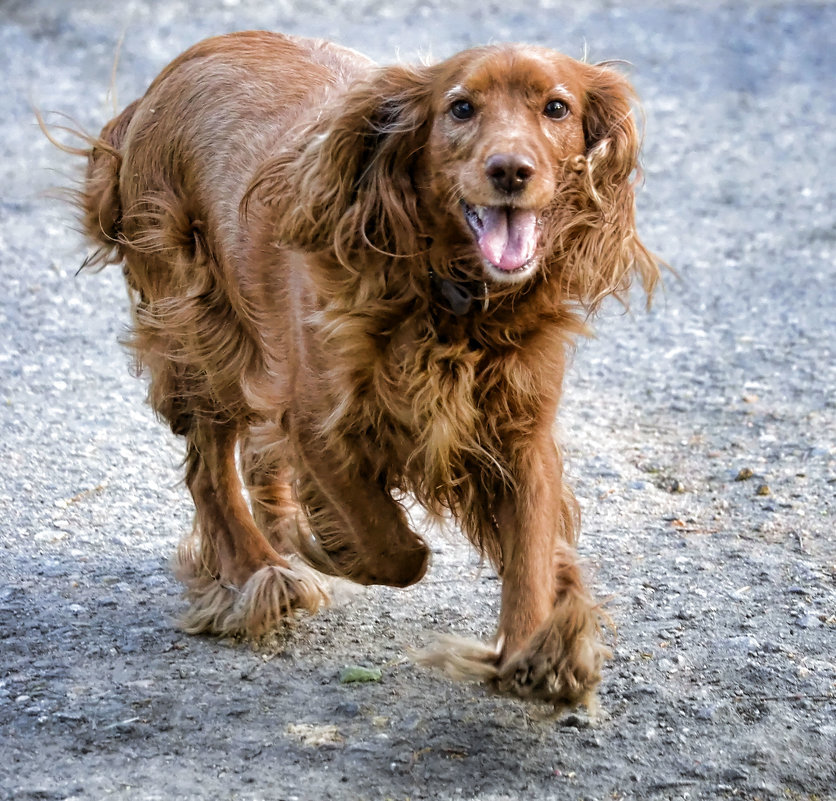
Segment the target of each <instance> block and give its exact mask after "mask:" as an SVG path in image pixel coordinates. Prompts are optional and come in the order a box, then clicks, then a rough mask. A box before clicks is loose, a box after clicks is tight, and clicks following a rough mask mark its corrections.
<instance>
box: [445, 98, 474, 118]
mask: <svg viewBox="0 0 836 801" xmlns="http://www.w3.org/2000/svg"><path fill="white" fill-rule="evenodd" d="M450 113H451V114H452V115H453V116H454V117H455V118H456V119H457V120H469V119H470V118H471V117H472V116H473V115H474V114H475V113H476V109H475V108H474V107H473V103H471V102H470V101H469V100H457V101H456V102H455V103H453V105H452V106H450Z"/></svg>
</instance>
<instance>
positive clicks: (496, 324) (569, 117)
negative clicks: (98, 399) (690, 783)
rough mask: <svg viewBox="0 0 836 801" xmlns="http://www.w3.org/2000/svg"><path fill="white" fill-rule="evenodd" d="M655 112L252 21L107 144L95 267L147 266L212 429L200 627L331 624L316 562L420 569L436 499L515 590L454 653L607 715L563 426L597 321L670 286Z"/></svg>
mask: <svg viewBox="0 0 836 801" xmlns="http://www.w3.org/2000/svg"><path fill="white" fill-rule="evenodd" d="M631 99H632V93H631V89H630V87H629V85H628V83H627V82H626V81H625V80H624V78H622V77H621V76H620V75H618V74H617V73H615V72H613V71H612V70H611V69H609V68H607V67H604V66H590V65H587V64H582V63H579V62H577V61H574V60H572V59H570V58H568V57H566V56H562V55H560V54H558V53H555V52H553V51H551V50H547V49H544V48H537V47H526V46H517V45H508V46H505V45H502V46H491V47H482V48H476V49H473V50H468V51H466V52H463V53H460V54H458V55H456V56H453V57H452V58H450V59H448V60H447V61H444V62H442V63H440V64H436V65H433V66H423V67H405V66H393V67H386V68H380V67H377V66H375V65H374V64H372V63H371V62H369V61H368V60H367V59H366V58H364V57H362V56H360V55H358V54H357V53H355V52H352V51H350V50H346V49H343V48H341V47H337V46H334V45H331V44H327V43H325V42H319V41H311V40H305V39H295V38H290V37H285V36H280V35H276V34H269V33H242V34H235V35H230V36H223V37H219V38H215V39H210V40H208V41H205V42H202V43H200V44H198V45H196V46H195V47H193V48H191V49H190V50H188V51H187V52H186V53H184V54H183V55H181V56H180V57H179V58H178V59H176V60H175V61H174V62H173V63H172V64H170V65H169V66H168V67H166V69H165V70H163V72H162V74H161V75H160V76H159V77H158V78H157V79H156V80H155V81H154V82H153V84H152V85H151V87H150V88H149V90H148V92H147V93H146V94H145V96H144V97H143V98H141V99H140V100H138V101H136V102H134V103H132V104H131V105H130V106H128V108H127V109H125V111H124V112H122V114H120V115H119V116H118V117H117V118H116V119H114V120H112V121H111V122H110V123H109V124H108V125H107V126H105V128H104V130H103V131H102V134H101V136H100V138H99V139H97V140H95V142H93V146H92V148H91V150H90V151H88V152H87V155H88V157H89V164H88V172H87V179H86V184H85V187H84V189H83V193H82V198H81V202H82V205H83V211H84V223H85V227H86V230H87V232H88V234H89V235H90V237H91V238H93V239H94V240H96V241H97V242H98V243H99V245H100V249H99V250H98V251H97V253H96V254H95V255H94V256H93V257H92V261H94V262H98V263H105V262H123V263H124V271H125V276H126V278H127V281H128V284H129V285H130V288H131V293H132V297H133V300H134V326H133V331H134V335H133V341H132V345H133V348H134V349H135V352H136V355H137V357H138V359H139V362H140V363H141V364H142V365H143V366H144V367H145V368H146V369H147V371H148V373H149V374H150V377H151V384H150V390H149V396H150V402H151V404H152V406H153V407H154V409H155V410H156V411H157V413H158V414H159V415H160V416H161V417H163V418H165V419H166V420H167V421H168V422H169V423H170V425H171V428H172V430H173V431H174V432H175V433H177V434H181V435H183V436H184V437H185V438H186V446H187V457H186V464H187V472H186V481H187V484H188V487H189V489H190V490H191V493H192V496H193V498H194V502H195V507H196V512H197V513H196V522H195V527H194V532H193V535H192V537H191V538H190V540H189V542H188V543H187V544H185V545H184V546H183V547H181V550H180V554H179V572H180V575H181V577H182V579H183V581H184V582H185V584H186V586H187V588H188V590H187V595H188V597H189V599H190V601H191V608H190V609H189V611H188V612H187V613H186V616H185V619H184V622H183V626H184V628H185V629H186V630H187V631H190V632H214V633H218V634H245V635H257V634H260V633H262V632H264V631H266V630H269V629H271V628H273V627H276V626H279V625H281V623H282V620H283V618H285V617H286V616H288V615H291V614H292V612H293V610H295V609H305V610H309V611H313V610H315V609H316V608H317V607H318V605H319V604H320V603H321V602H322V601H323V600H324V599H325V591H324V589H323V584H322V582H321V580H320V578H319V577H318V574H317V572H315V571H321V572H325V573H330V574H334V575H339V576H343V577H346V578H349V579H352V580H353V581H357V582H360V583H363V584H390V585H394V586H399V587H401V586H406V585H408V584H411V583H413V582H416V581H418V580H419V579H420V578H421V577H422V576H423V575H424V571H425V570H426V568H427V562H428V550H427V547H426V545H425V543H424V542H423V540H422V539H421V538H420V537H418V536H417V535H416V534H415V533H414V532H413V531H411V530H410V528H409V527H408V525H407V520H406V516H405V514H404V510H403V507H402V505H401V503H399V501H398V500H397V498H399V497H403V493H410V494H411V495H412V496H414V497H415V498H417V500H418V501H419V502H420V503H421V504H422V505H423V506H424V507H425V508H426V509H428V510H429V511H430V512H431V513H433V514H434V515H438V516H441V515H451V516H452V517H453V518H454V519H455V520H456V521H457V522H458V523H459V524H460V526H461V528H462V529H463V530H464V532H465V534H466V535H467V536H468V537H469V538H470V540H471V541H472V542H473V543H474V544H475V545H476V546H477V547H478V548H479V549H481V551H482V552H483V553H484V554H486V555H487V556H488V557H489V558H490V560H491V562H492V563H493V564H494V566H495V567H496V569H497V571H498V573H499V574H500V576H501V577H502V611H501V615H500V620H499V631H498V634H497V639H496V642H495V644H494V645H493V646H491V647H487V646H483V647H481V648H477V647H458V646H450V647H449V651H448V652H445V653H442V654H441V655H440V656H439V655H438V654H436V655H435V658H434V661H436V662H440V663H442V664H443V665H445V666H446V667H448V668H449V669H450V670H451V671H452V672H457V673H458V674H460V675H461V674H463V675H469V676H475V677H478V678H481V679H483V680H486V681H489V682H491V683H492V684H493V685H494V686H495V687H496V688H498V689H499V690H501V691H505V692H510V693H513V694H516V695H519V696H523V697H538V698H543V699H546V700H549V701H552V702H554V703H578V702H583V701H586V700H588V698H589V696H590V693H591V691H592V690H593V689H594V687H595V685H596V684H597V683H598V681H599V680H600V668H601V664H602V661H603V659H604V658H605V656H606V649H605V648H604V646H603V644H602V642H601V640H600V634H599V625H598V614H599V613H598V611H597V608H596V605H595V603H594V602H593V600H592V599H591V598H590V596H589V594H588V592H587V590H586V588H585V587H584V584H583V580H582V577H581V572H580V570H579V567H578V563H577V558H576V554H575V537H576V530H577V510H576V505H575V503H574V500H573V497H572V495H571V493H570V491H569V490H568V489H567V488H566V487H565V486H564V485H563V483H562V465H561V458H560V455H559V453H558V451H557V449H556V447H555V444H554V442H553V440H552V434H551V429H552V425H553V422H554V418H555V414H556V411H557V406H558V400H559V397H560V390H561V382H562V376H563V370H564V361H565V350H566V347H567V344H569V343H570V342H571V341H572V339H573V337H574V336H575V335H577V334H578V333H579V332H580V331H582V329H583V322H582V320H583V316H584V312H588V311H589V310H591V309H594V308H595V307H596V306H597V305H598V303H599V302H600V301H601V299H602V298H603V297H605V296H606V295H608V294H612V293H615V294H619V295H620V294H622V293H623V292H624V291H625V290H626V289H627V287H628V284H629V282H630V279H631V277H632V275H633V274H634V273H637V274H638V275H639V277H640V278H641V280H642V282H643V284H644V286H645V288H646V289H647V290H648V292H649V291H650V290H652V287H653V285H654V283H655V282H656V280H657V277H658V267H657V263H656V261H655V259H654V258H653V257H652V256H651V255H650V254H649V253H648V252H647V250H645V248H644V247H643V245H642V244H641V242H640V241H639V239H638V237H637V236H636V232H635V228H634V198H633V182H634V180H635V175H636V172H637V153H638V141H637V135H636V129H635V125H634V122H633V118H632V115H631V109H630V101H631ZM236 455H238V456H240V464H241V466H242V473H243V478H244V481H245V484H246V488H247V490H248V491H249V495H250V499H251V506H250V505H249V504H248V503H247V502H246V500H245V496H244V494H243V492H242V483H241V478H240V476H239V470H238V469H237V466H236ZM393 494H394V495H393ZM300 557H301V559H300ZM302 560H304V562H307V565H309V566H306V565H305V564H304V563H303V561H302ZM311 566H312V567H313V568H315V570H312V569H311ZM431 661H432V660H431Z"/></svg>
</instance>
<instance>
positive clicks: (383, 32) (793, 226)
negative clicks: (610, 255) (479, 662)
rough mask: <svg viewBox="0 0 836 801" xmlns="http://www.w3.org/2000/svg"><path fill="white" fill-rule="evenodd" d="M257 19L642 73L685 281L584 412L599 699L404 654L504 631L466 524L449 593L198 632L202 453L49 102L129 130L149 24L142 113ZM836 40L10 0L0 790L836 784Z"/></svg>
mask: <svg viewBox="0 0 836 801" xmlns="http://www.w3.org/2000/svg"><path fill="white" fill-rule="evenodd" d="M246 28H269V29H273V30H282V31H285V32H290V33H299V34H307V35H315V36H323V37H326V38H329V39H333V40H335V41H338V42H341V43H343V44H347V45H349V46H353V47H356V48H358V49H360V50H363V51H364V52H366V53H367V54H369V55H371V56H372V57H374V58H376V59H378V60H380V61H393V60H398V59H400V60H405V61H407V60H414V59H416V58H422V57H429V58H441V57H444V56H446V55H448V54H451V53H453V52H455V51H456V50H459V49H461V48H464V47H467V46H469V45H474V44H478V43H483V42H487V41H502V40H518V41H530V42H535V43H540V44H546V45H549V46H552V47H555V48H556V49H559V50H562V51H564V52H566V53H568V54H569V55H573V56H575V57H581V56H583V55H584V54H585V53H586V54H587V58H588V59H589V60H590V61H597V60H602V59H610V58H617V59H624V60H626V61H628V62H630V65H631V66H629V67H625V68H626V69H628V70H629V73H630V75H631V77H632V80H633V81H634V83H635V84H636V86H637V88H638V90H639V94H640V95H641V97H642V101H643V104H644V111H645V118H646V137H645V148H644V159H643V160H644V167H645V183H644V186H643V188H642V191H641V193H640V198H639V218H640V230H641V232H642V233H643V236H644V238H645V241H646V243H647V244H648V245H649V246H650V247H651V248H652V249H654V250H655V251H656V252H658V253H659V254H661V255H662V256H663V257H664V258H665V259H666V260H667V261H668V262H669V263H670V264H671V266H672V267H673V268H674V269H675V270H676V273H677V275H676V276H674V275H672V274H671V275H669V276H668V278H667V280H666V287H665V289H664V291H663V292H662V293H661V294H660V296H659V297H658V298H657V300H656V303H655V305H654V307H653V309H652V310H651V311H650V312H648V313H645V312H644V311H643V310H642V307H641V303H640V302H638V303H636V304H635V306H634V309H635V310H634V312H633V313H631V314H629V315H625V314H622V313H620V312H619V310H618V309H617V308H615V307H608V308H607V309H605V311H604V314H603V315H602V317H601V318H600V320H599V321H598V324H597V326H596V327H597V332H598V338H597V339H594V340H590V341H585V342H583V343H581V344H580V345H579V347H578V350H577V353H576V355H575V357H574V364H573V368H572V371H571V373H570V375H569V377H568V379H567V394H566V400H565V403H564V407H563V410H562V413H561V417H560V430H561V432H562V433H561V439H562V441H563V443H564V447H565V449H566V453H567V464H568V471H569V476H570V480H571V481H572V482H573V484H574V486H575V488H576V490H577V494H578V496H579V498H580V500H581V503H582V506H583V509H584V532H583V536H582V541H581V551H582V553H583V556H584V558H585V559H586V561H587V563H588V565H589V570H590V574H591V577H592V583H593V586H594V587H595V590H596V592H597V593H598V594H599V595H600V596H602V597H609V598H610V601H609V604H608V610H609V613H610V615H611V616H612V617H613V620H614V622H615V624H616V626H617V636H616V638H615V639H614V640H613V643H612V644H613V651H614V657H613V660H612V661H611V662H610V663H609V664H608V666H607V668H606V670H605V676H604V682H603V685H602V689H601V701H602V706H603V710H604V712H603V715H602V717H601V719H600V720H598V721H590V720H589V719H588V718H587V717H586V716H585V715H584V714H582V713H578V714H573V715H570V716H568V717H564V718H562V719H560V720H555V719H553V718H552V717H551V716H550V715H549V714H548V713H547V710H544V709H543V708H542V707H539V706H536V705H525V704H522V703H520V702H517V701H514V700H510V699H502V698H495V697H491V696H489V695H487V694H486V693H485V692H484V691H483V690H482V689H481V688H479V687H473V686H468V685H457V684H453V683H451V682H450V681H449V680H447V679H446V678H445V677H443V676H440V675H437V674H435V673H433V672H430V671H427V670H424V669H421V668H418V667H416V666H414V665H412V664H411V663H409V662H408V661H407V660H406V659H405V658H404V655H405V653H406V651H407V649H408V648H409V647H410V646H413V645H419V644H421V643H422V642H425V641H426V638H427V637H428V635H429V633H430V632H433V631H451V632H455V633H457V634H464V635H469V636H480V637H488V636H490V634H491V633H492V627H493V623H494V620H495V615H496V611H497V607H498V599H497V588H498V584H497V582H496V580H495V578H494V577H493V575H492V574H491V573H490V571H489V570H488V569H487V568H485V569H481V570H480V567H479V565H478V562H477V560H476V559H475V557H474V556H473V554H472V553H471V552H470V551H469V550H468V549H467V548H466V547H465V546H464V544H463V543H462V542H461V541H460V539H457V538H456V537H455V535H443V534H440V535H438V536H435V537H434V539H433V546H434V563H433V566H432V570H431V573H430V575H429V576H428V577H427V579H426V580H425V581H424V582H423V583H422V584H421V585H419V586H417V587H415V588H411V589H409V590H407V591H395V590H389V589H374V590H368V591H362V592H358V593H356V594H354V595H351V596H347V597H346V598H344V599H342V600H341V601H340V602H339V603H337V604H336V605H335V606H334V607H333V608H331V609H329V610H327V611H325V612H324V613H322V614H321V615H319V616H317V617H316V618H312V619H309V620H304V621H301V622H300V623H299V625H298V626H297V627H296V629H295V630H294V631H293V632H291V633H289V634H288V635H287V636H285V637H282V638H276V639H275V640H274V641H272V642H266V643H264V644H262V646H261V647H260V648H259V649H258V650H253V649H251V648H249V647H248V646H244V645H240V644H236V643H229V642H222V641H217V640H213V639H208V638H197V637H188V636H185V635H183V634H182V633H180V632H179V631H178V630H177V629H176V627H175V626H174V624H173V620H174V619H175V618H176V615H177V614H178V612H179V611H180V610H181V609H182V601H181V600H180V599H179V591H180V590H179V587H178V585H177V584H176V583H175V582H174V580H173V578H172V577H171V575H170V570H169V568H168V558H169V556H170V554H171V553H172V551H173V549H174V546H175V544H176V542H177V541H178V539H179V537H180V536H181V535H182V533H183V532H184V531H185V530H187V529H188V527H189V525H190V520H191V508H190V503H189V500H188V497H187V493H186V491H185V489H184V488H183V487H182V485H181V484H180V483H179V479H180V471H179V462H180V459H181V457H182V451H181V449H180V444H179V443H178V442H176V441H175V440H174V439H173V438H172V437H171V436H170V435H168V434H167V432H166V430H165V428H164V426H161V425H159V424H157V423H156V422H155V421H154V420H153V416H152V414H151V412H150V410H149V409H148V408H147V407H146V406H145V405H144V403H143V396H144V387H143V383H142V381H137V380H135V379H134V378H133V377H132V376H131V375H130V369H129V366H130V365H129V360H128V357H127V355H126V354H125V352H124V351H123V350H122V349H121V348H120V347H119V345H118V338H119V337H120V336H121V335H122V334H123V332H124V330H125V325H126V323H127V320H128V314H127V302H126V295H125V291H124V288H123V286H122V283H121V275H120V273H119V270H118V269H114V268H111V269H109V270H106V271H104V272H103V273H101V274H99V275H88V274H82V275H78V276H76V275H75V273H76V270H77V268H78V266H79V265H80V264H81V262H82V260H83V258H84V255H85V253H86V246H85V244H84V243H83V242H82V240H81V238H80V237H79V236H78V235H77V234H76V233H74V232H73V230H72V228H73V225H74V223H73V213H72V211H71V210H70V209H69V208H68V207H67V206H66V205H65V204H63V203H60V202H56V201H54V200H50V199H49V197H48V196H47V193H48V190H49V188H50V187H55V186H58V187H62V186H63V187H66V186H68V185H70V184H71V182H72V180H73V179H74V178H77V177H78V175H79V173H80V166H81V165H80V164H79V163H76V161H74V160H73V159H72V158H70V157H68V156H66V155H65V154H62V153H60V152H58V151H57V150H55V149H54V148H52V147H51V146H50V145H49V144H48V143H47V142H46V141H45V140H44V139H43V137H42V136H41V135H40V133H39V131H38V129H37V126H36V125H35V122H34V115H33V112H32V107H33V105H34V106H37V107H38V108H40V109H43V110H45V111H56V112H64V113H66V114H67V115H69V117H71V118H72V120H73V123H72V124H77V125H80V126H82V127H84V128H86V129H88V130H91V131H97V130H98V129H99V128H100V126H101V125H102V124H103V123H104V122H105V121H106V120H107V119H108V118H109V117H110V116H112V113H113V107H114V104H113V98H112V97H111V96H110V94H109V91H108V90H109V87H110V85H111V71H112V66H113V61H114V55H115V53H116V51H117V46H118V42H119V41H120V39H121V38H122V37H124V39H123V43H122V46H121V49H120V58H119V64H118V68H117V70H116V79H115V83H114V88H115V90H116V94H117V96H118V101H117V105H118V106H119V107H121V106H123V105H125V104H127V103H128V102H130V100H132V99H133V98H134V97H136V96H137V95H138V94H140V93H141V92H142V91H143V90H144V87H145V86H147V84H148V82H149V81H150V80H151V79H152V78H153V77H154V76H155V75H156V73H157V72H158V71H159V70H160V69H161V68H162V67H163V66H164V65H165V64H166V63H167V62H168V61H169V60H170V59H171V58H173V57H174V56H176V55H177V54H178V53H179V52H181V51H182V50H183V49H185V48H186V47H187V46H189V45H190V44H192V43H194V42H195V41H198V40H199V39H201V38H203V37H205V36H208V35H211V34H216V33H222V32H227V31H232V30H240V29H246ZM834 33H836V5H834V4H832V3H803V2H801V3H777V2H776V3H772V2H765V3H747V4H742V3H715V2H709V3H697V2H674V3H665V2H650V1H648V2H625V3H621V4H616V3H612V2H603V1H602V2H573V3H564V2H557V1H555V2H547V1H546V0H541V2H540V3H539V4H538V3H526V4H522V3H520V4H515V3H495V2H484V3H481V4H476V3H460V2H454V3H449V2H448V3H440V2H419V1H418V0H413V1H412V2H405V3H399V4H396V3H393V2H390V0H378V1H376V2H375V1H371V2H361V3H351V2H348V0H338V2H325V0H309V2H305V3H302V2H296V0H277V1H275V2H271V3H264V2H250V0H241V2H238V1H237V0H226V2H218V3H210V2H199V3H187V2H185V1H184V0H174V1H173V2H166V3H162V2H159V3H158V2H147V1H146V0H140V1H138V2H131V3H126V4H113V3H109V2H104V0H101V2H96V1H94V0H79V2H72V3H69V2H67V3H56V2H46V1H45V0H33V2H16V1H14V0H13V1H11V2H10V0H0V74H1V75H3V77H4V79H3V82H2V85H0V187H2V191H0V278H2V291H0V332H1V333H2V336H0V465H2V469H0V799H3V800H4V801H5V800H6V799H85V801H86V800H87V799H101V798H118V799H123V798H124V799H166V801H168V800H169V799H192V798H213V799H214V798H228V799H242V800H243V799H287V800H288V801H290V800H291V799H299V800H300V801H305V800H306V799H386V798H392V799H406V798H410V799H419V798H426V799H435V798H439V799H448V798H455V799H474V800H475V799H478V800H479V801H500V800H502V801H504V800H505V799H535V801H539V800H540V799H596V800H597V801H603V799H718V798H742V799H751V801H754V800H755V799H805V801H814V799H818V800H822V799H834V798H836V767H834V764H835V762H834V755H836V657H835V656H834V654H835V653H836V647H835V646H836V533H834V516H836V358H834V338H835V337H836V265H835V263H834V251H836V225H834V223H836V211H834V209H836V204H834V193H835V191H834V190H836V181H834V177H833V165H834V164H836V80H834V79H836V48H834V46H833V41H834ZM50 120H51V121H52V122H53V123H59V124H60V122H61V120H60V118H58V117H56V116H51V117H50ZM349 665H360V666H365V667H369V668H375V669H380V671H381V678H380V680H378V681H372V682H369V683H360V684H356V683H344V682H342V681H341V680H340V675H341V671H342V670H343V669H344V668H345V667H346V666H349Z"/></svg>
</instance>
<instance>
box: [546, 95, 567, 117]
mask: <svg viewBox="0 0 836 801" xmlns="http://www.w3.org/2000/svg"><path fill="white" fill-rule="evenodd" d="M543 113H544V114H545V115H546V116H547V117H551V119H553V120H562V119H563V118H564V117H565V116H566V115H567V114H568V113H569V106H567V105H566V104H565V103H564V102H563V101H562V100H550V101H549V102H548V103H546V107H545V108H544V109H543Z"/></svg>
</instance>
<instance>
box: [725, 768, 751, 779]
mask: <svg viewBox="0 0 836 801" xmlns="http://www.w3.org/2000/svg"><path fill="white" fill-rule="evenodd" d="M721 775H722V777H723V779H724V780H725V781H727V782H737V781H746V779H748V778H749V773H748V771H745V770H743V768H726V769H725V770H724V771H723V773H722V774H721Z"/></svg>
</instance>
